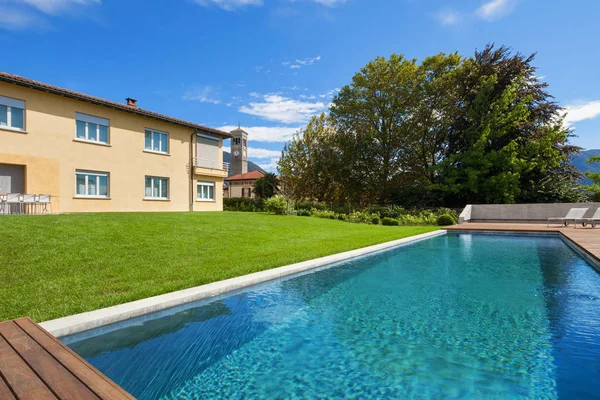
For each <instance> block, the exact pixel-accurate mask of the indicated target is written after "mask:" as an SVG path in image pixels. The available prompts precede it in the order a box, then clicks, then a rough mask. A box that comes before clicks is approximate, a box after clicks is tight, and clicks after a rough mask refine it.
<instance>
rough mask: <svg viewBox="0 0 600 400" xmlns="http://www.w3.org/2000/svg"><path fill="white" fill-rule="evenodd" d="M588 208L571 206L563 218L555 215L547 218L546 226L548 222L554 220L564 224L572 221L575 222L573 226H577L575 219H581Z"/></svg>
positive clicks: (567, 224)
mask: <svg viewBox="0 0 600 400" xmlns="http://www.w3.org/2000/svg"><path fill="white" fill-rule="evenodd" d="M589 209H590V208H589V207H588V208H571V209H570V210H569V212H568V213H567V215H565V216H564V217H563V218H557V217H551V218H548V225H547V226H550V224H551V223H552V222H556V223H559V224H562V225H564V226H569V223H571V222H572V223H573V224H575V228H577V221H581V220H583V216H584V215H585V213H586V212H587V210H589Z"/></svg>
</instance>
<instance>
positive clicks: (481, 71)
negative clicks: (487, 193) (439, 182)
mask: <svg viewBox="0 0 600 400" xmlns="http://www.w3.org/2000/svg"><path fill="white" fill-rule="evenodd" d="M534 60H535V54H531V55H529V56H524V55H522V54H520V53H516V54H512V53H511V50H510V49H509V48H507V47H505V46H500V47H496V46H494V45H493V44H492V45H488V46H486V47H485V49H484V50H482V51H476V52H475V54H474V56H473V57H471V58H469V59H466V60H465V62H464V64H463V66H462V68H461V69H460V71H459V73H458V76H457V87H458V88H459V90H460V92H461V93H460V95H459V98H460V99H461V100H460V103H459V105H460V107H458V108H457V110H458V112H457V113H456V115H455V116H454V121H453V126H452V129H451V131H450V136H449V141H448V153H449V154H457V153H461V152H466V151H469V149H470V146H471V142H470V141H469V140H470V139H469V135H468V134H465V133H466V132H467V131H469V130H470V129H471V128H472V127H471V124H472V120H471V119H470V114H469V113H470V110H472V109H473V108H474V105H475V101H476V99H477V97H478V96H479V93H480V90H481V89H482V88H481V85H480V83H481V79H482V78H483V77H490V76H495V77H496V78H495V79H496V83H495V85H494V88H493V89H492V90H491V92H490V93H489V94H490V99H499V98H500V97H501V96H502V94H503V93H504V92H505V91H506V90H507V89H508V88H509V87H511V85H513V84H514V83H515V82H516V81H517V80H519V81H520V84H519V85H518V86H517V87H516V93H515V101H516V102H518V103H521V104H524V105H525V106H526V107H527V109H528V111H529V114H528V116H527V118H526V119H524V120H522V121H521V122H520V123H519V124H516V125H514V126H513V127H512V128H511V129H510V130H509V131H507V132H506V134H505V135H504V143H502V142H500V143H498V144H499V145H504V144H505V143H508V142H510V141H514V142H515V143H516V144H517V146H518V149H519V152H521V155H520V157H521V158H522V159H524V160H525V162H526V164H527V165H526V166H525V167H524V168H523V169H521V171H520V172H519V193H518V194H517V195H516V197H515V199H514V201H516V202H520V203H524V202H530V203H537V202H560V201H574V200H577V199H578V197H579V195H578V193H580V191H579V190H578V189H577V186H578V181H579V180H580V178H581V174H580V173H579V172H578V171H577V170H576V169H575V168H574V167H573V166H572V165H571V157H572V156H573V155H575V154H577V153H578V152H579V151H580V148H578V147H576V146H573V145H571V144H570V143H569V139H570V138H571V137H572V134H571V131H570V130H569V129H568V128H566V127H564V125H563V123H562V109H561V108H560V107H559V106H558V104H557V103H556V102H555V101H554V98H553V97H552V96H551V95H550V94H549V93H548V92H547V87H548V84H547V83H545V82H542V81H540V79H539V78H538V77H537V76H536V67H535V66H534V65H533V61H534ZM465 201H467V202H472V200H471V199H464V198H463V199H460V198H454V199H452V198H450V199H446V202H448V204H450V203H454V204H457V205H462V204H464V202H465Z"/></svg>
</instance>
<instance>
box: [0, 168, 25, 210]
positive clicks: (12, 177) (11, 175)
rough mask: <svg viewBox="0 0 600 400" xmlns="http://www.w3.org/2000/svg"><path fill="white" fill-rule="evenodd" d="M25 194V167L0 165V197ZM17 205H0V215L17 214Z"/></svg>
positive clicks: (18, 206)
mask: <svg viewBox="0 0 600 400" xmlns="http://www.w3.org/2000/svg"><path fill="white" fill-rule="evenodd" d="M7 193H25V166H23V165H11V164H0V195H5V194H7ZM20 207H21V205H19V204H0V213H1V214H12V213H15V212H18V211H19V209H20Z"/></svg>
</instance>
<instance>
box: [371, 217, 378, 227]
mask: <svg viewBox="0 0 600 400" xmlns="http://www.w3.org/2000/svg"><path fill="white" fill-rule="evenodd" d="M371 223H372V224H373V225H379V215H373V216H372V217H371Z"/></svg>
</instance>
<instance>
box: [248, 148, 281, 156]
mask: <svg viewBox="0 0 600 400" xmlns="http://www.w3.org/2000/svg"><path fill="white" fill-rule="evenodd" d="M248 156H249V157H252V158H259V159H267V158H274V157H279V156H281V151H277V150H267V149H260V148H256V147H248Z"/></svg>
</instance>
